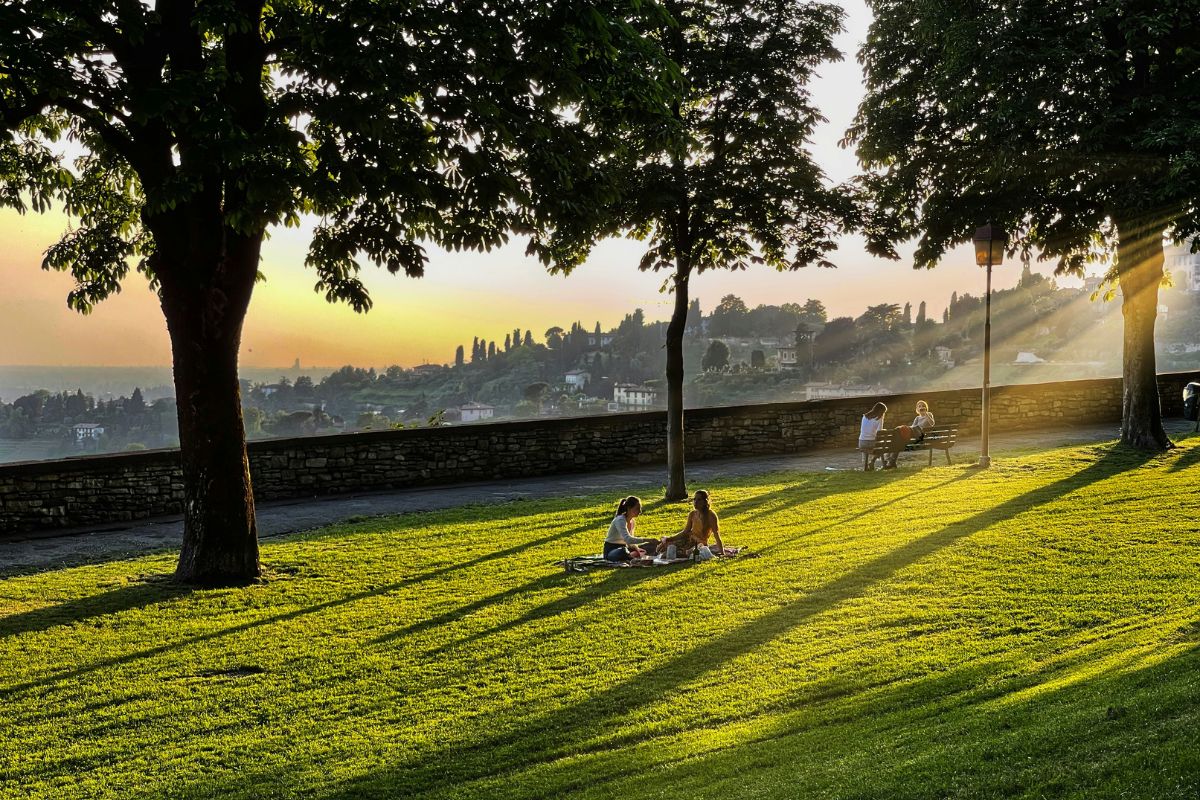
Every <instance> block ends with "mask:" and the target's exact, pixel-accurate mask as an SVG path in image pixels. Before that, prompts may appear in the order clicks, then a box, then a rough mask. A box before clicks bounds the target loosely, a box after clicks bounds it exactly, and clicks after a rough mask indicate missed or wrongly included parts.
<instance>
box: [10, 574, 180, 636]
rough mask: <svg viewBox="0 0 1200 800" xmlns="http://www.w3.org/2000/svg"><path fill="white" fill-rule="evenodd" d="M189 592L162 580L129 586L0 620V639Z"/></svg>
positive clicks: (165, 599)
mask: <svg viewBox="0 0 1200 800" xmlns="http://www.w3.org/2000/svg"><path fill="white" fill-rule="evenodd" d="M190 591H191V590H190V589H189V588H187V587H185V586H182V585H180V584H177V583H174V582H173V581H170V580H165V579H164V580H151V581H145V582H141V583H131V584H128V585H126V586H121V587H120V588H117V589H111V590H109V591H107V592H102V593H100V594H94V595H89V596H87V597H78V598H76V599H74V600H68V601H66V602H64V603H58V604H56V605H52V606H46V607H44V608H37V609H34V610H32V611H22V612H19V613H16V614H9V615H8V616H6V617H0V639H4V638H8V637H10V636H18V635H20V634H23V633H36V632H38V631H44V630H49V629H50V628H54V627H57V626H59V625H70V624H72V623H77V622H83V621H85V620H89V619H95V618H96V617H104V616H108V615H109V614H120V613H121V612H123V611H130V610H132V609H135V608H143V607H145V606H150V605H154V604H155V603H162V602H166V601H167V600H171V599H174V598H176V597H182V596H184V595H186V594H188V593H190Z"/></svg>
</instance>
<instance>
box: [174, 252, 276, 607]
mask: <svg viewBox="0 0 1200 800" xmlns="http://www.w3.org/2000/svg"><path fill="white" fill-rule="evenodd" d="M224 234H225V235H223V236H219V237H217V238H218V240H219V241H220V242H221V246H220V247H219V249H218V250H217V251H216V252H213V251H212V250H211V249H210V248H208V247H203V246H201V247H199V248H194V249H190V252H187V253H180V256H179V257H180V258H185V259H188V260H189V261H190V262H191V263H189V264H188V268H187V269H181V270H179V269H177V270H175V273H176V274H175V275H174V276H173V277H172V278H171V279H170V280H164V281H163V286H162V292H161V295H162V308H163V313H164V315H165V316H166V319H167V329H168V331H169V332H170V336H171V352H172V355H173V357H174V364H175V396H176V402H177V407H178V414H179V448H180V454H181V458H182V466H183V483H184V508H183V517H184V535H183V547H182V550H181V552H180V554H179V565H178V567H177V569H176V572H175V575H176V577H177V578H178V579H179V580H182V581H186V582H188V583H196V584H204V585H236V584H244V583H247V582H250V581H253V580H254V579H255V578H257V577H259V575H261V567H260V565H259V561H258V531H257V527H256V524H255V517H254V493H253V489H252V487H251V484H250V466H249V460H248V459H247V457H246V438H245V429H244V426H243V421H242V403H241V388H240V385H239V383H238V350H239V347H240V344H241V335H242V322H243V321H244V319H245V316H246V310H247V308H248V306H249V302H250V294H251V291H252V290H253V286H254V276H255V274H256V272H257V269H258V255H259V249H260V246H261V242H262V237H261V236H259V237H246V238H242V237H238V236H237V235H236V234H232V233H230V232H228V231H225V232H224ZM159 241H162V238H161V237H160V239H159ZM174 249H175V248H171V247H168V248H165V253H164V257H169V253H170V252H171V251H172V250H174ZM160 252H162V251H161V250H160Z"/></svg>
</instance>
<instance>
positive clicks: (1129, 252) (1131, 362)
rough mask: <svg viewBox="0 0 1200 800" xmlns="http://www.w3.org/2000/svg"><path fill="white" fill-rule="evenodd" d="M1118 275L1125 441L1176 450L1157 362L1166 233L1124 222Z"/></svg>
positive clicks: (1142, 446) (1120, 227) (1121, 222)
mask: <svg viewBox="0 0 1200 800" xmlns="http://www.w3.org/2000/svg"><path fill="white" fill-rule="evenodd" d="M1117 234H1118V236H1119V237H1120V238H1119V242H1120V244H1119V246H1118V249H1117V275H1118V280H1119V285H1120V287H1121V295H1122V303H1121V313H1122V315H1123V316H1124V318H1125V331H1124V353H1123V365H1122V378H1123V381H1124V386H1123V389H1122V398H1121V441H1122V442H1123V443H1124V444H1127V445H1129V446H1131V447H1135V448H1137V449H1139V450H1149V451H1160V450H1165V449H1167V448H1170V447H1173V445H1172V443H1171V440H1170V439H1169V438H1167V433H1166V431H1165V430H1164V429H1163V424H1162V406H1161V404H1160V402H1159V396H1158V378H1157V370H1156V365H1155V359H1154V323H1155V319H1156V318H1157V316H1158V287H1159V284H1160V283H1161V282H1162V276H1163V228H1162V226H1161V225H1160V224H1147V223H1144V222H1141V221H1139V220H1138V218H1137V217H1136V216H1134V215H1130V216H1128V217H1125V218H1118V221H1117Z"/></svg>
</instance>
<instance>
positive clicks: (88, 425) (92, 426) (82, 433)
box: [71, 422, 104, 447]
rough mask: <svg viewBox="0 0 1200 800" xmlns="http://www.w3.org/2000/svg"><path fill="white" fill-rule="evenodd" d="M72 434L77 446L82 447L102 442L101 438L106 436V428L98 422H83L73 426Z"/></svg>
mask: <svg viewBox="0 0 1200 800" xmlns="http://www.w3.org/2000/svg"><path fill="white" fill-rule="evenodd" d="M71 433H72V434H74V436H75V444H77V445H79V446H81V447H82V446H83V445H85V444H88V443H90V442H98V441H100V437H101V436H103V435H104V426H103V425H101V424H100V423H98V422H81V423H79V424H78V425H72V426H71Z"/></svg>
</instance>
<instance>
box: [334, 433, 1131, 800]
mask: <svg viewBox="0 0 1200 800" xmlns="http://www.w3.org/2000/svg"><path fill="white" fill-rule="evenodd" d="M1149 458H1150V456H1149V455H1147V454H1141V453H1136V452H1133V451H1129V450H1124V449H1119V448H1112V449H1110V450H1108V451H1107V452H1106V453H1105V454H1104V455H1103V456H1102V457H1101V458H1100V459H1099V460H1098V461H1096V462H1095V463H1093V464H1091V465H1090V466H1088V467H1086V468H1085V469H1083V470H1081V471H1080V472H1078V473H1075V474H1074V475H1070V476H1068V477H1065V478H1063V479H1061V480H1059V481H1057V482H1055V483H1053V484H1050V485H1047V486H1043V487H1041V488H1038V489H1035V490H1033V491H1030V492H1027V493H1025V494H1022V495H1019V496H1017V497H1013V498H1011V499H1009V500H1007V501H1005V502H1003V503H1000V504H999V505H997V506H995V507H993V508H990V509H987V510H985V511H982V512H979V513H978V514H976V515H974V516H972V517H969V518H967V519H965V520H961V521H959V522H955V523H951V524H950V525H947V526H946V527H945V528H943V529H942V530H940V531H937V532H935V533H932V534H929V535H927V536H923V537H921V538H919V539H915V540H913V541H911V542H909V543H907V544H905V545H902V546H901V547H899V548H897V549H895V550H892V551H890V552H888V553H885V554H883V555H881V556H879V557H877V558H874V559H872V560H871V561H868V562H866V563H864V564H862V565H860V566H858V567H856V568H854V569H852V570H850V571H849V572H847V573H845V574H843V575H841V576H840V577H837V578H835V579H833V580H831V581H829V582H827V583H825V584H823V585H822V586H819V587H817V588H816V589H814V590H813V591H812V592H811V593H810V594H809V595H807V596H806V597H803V598H801V599H799V600H796V601H794V602H791V603H788V604H785V605H783V606H781V607H780V608H778V609H776V610H775V611H771V612H768V613H767V614H764V615H762V616H760V617H757V618H755V619H753V620H750V621H748V622H746V623H744V624H743V625H741V626H739V627H737V628H735V629H733V630H731V631H729V632H727V633H725V634H723V635H721V636H719V637H717V638H715V639H712V640H709V641H706V642H704V643H703V644H701V645H699V646H697V647H695V648H693V649H692V650H689V651H688V652H686V653H684V654H682V655H680V656H678V657H676V658H674V659H672V660H670V661H668V662H666V663H664V664H661V665H659V666H656V667H653V668H651V669H649V670H646V671H641V672H639V673H637V674H636V675H634V676H633V677H631V678H629V679H627V680H624V681H622V682H620V683H618V684H616V685H614V686H611V687H610V688H608V689H605V690H604V691H602V692H599V693H597V694H595V695H592V696H591V697H589V698H587V699H585V700H583V701H581V702H579V703H576V704H575V705H572V706H568V707H565V708H560V709H559V710H556V711H553V712H551V713H549V714H546V715H543V716H542V717H540V718H538V719H535V720H533V721H531V722H529V723H526V724H524V725H522V726H519V727H517V728H516V729H513V730H508V731H505V732H504V733H503V734H499V735H496V736H493V737H490V738H488V739H485V740H482V741H479V742H474V743H467V744H465V745H458V746H454V745H449V746H447V748H446V750H445V751H444V752H439V753H435V754H422V755H421V756H420V757H418V758H413V759H411V760H408V761H405V762H401V763H399V764H397V765H395V766H394V767H392V768H391V769H390V774H391V775H392V776H394V779H393V780H391V781H390V783H391V785H392V787H393V791H394V792H395V794H394V796H396V797H403V796H406V795H411V794H413V793H414V792H416V791H421V792H424V791H430V790H432V789H438V788H448V787H450V786H452V785H457V786H459V787H460V788H461V787H462V784H463V783H465V782H470V781H476V780H485V779H492V778H498V777H500V776H502V775H504V774H506V773H509V772H515V771H518V770H520V769H522V768H525V767H528V766H531V765H532V764H534V763H537V762H539V761H542V760H545V759H546V758H548V757H550V758H552V757H554V756H555V755H559V754H562V753H566V752H570V753H571V754H573V755H578V754H580V753H590V752H593V751H596V750H601V749H607V748H611V747H614V746H618V745H619V744H620V741H619V739H620V737H619V736H618V737H616V741H615V742H614V738H613V737H614V735H615V734H617V732H618V729H619V727H620V724H621V720H622V717H623V714H624V713H625V712H626V711H627V710H628V700H629V698H630V697H635V696H636V697H637V698H638V702H639V704H649V703H653V702H655V701H657V700H659V699H661V698H663V697H665V696H666V695H668V694H669V693H670V692H672V691H674V690H676V689H678V688H679V687H681V686H683V685H684V684H687V683H690V682H692V681H695V680H697V679H699V678H701V677H702V676H703V675H705V674H707V673H709V672H712V671H713V670H715V669H717V668H718V667H720V666H721V665H722V664H725V663H728V662H729V661H732V660H734V659H735V658H737V657H739V656H741V655H743V654H745V653H748V652H751V651H753V650H754V649H756V648H758V647H761V646H763V645H765V644H767V643H769V642H771V641H774V640H775V639H777V638H779V637H781V636H783V635H784V634H786V633H788V632H789V631H791V630H792V629H794V628H795V627H797V626H798V625H800V624H801V623H803V622H805V621H807V620H809V619H811V618H813V617H815V616H817V615H819V614H821V613H823V612H826V611H829V610H831V609H833V608H834V607H836V606H838V605H839V604H841V603H843V602H845V601H847V600H849V599H851V598H853V597H857V596H860V595H861V594H862V592H863V591H864V590H865V589H867V588H868V587H869V586H871V585H873V584H876V583H878V582H880V581H883V580H885V579H887V578H889V577H890V576H892V575H894V574H895V573H896V572H898V571H900V570H902V569H904V568H905V567H908V566H910V565H912V564H914V563H917V562H918V561H921V560H922V559H924V558H927V557H929V556H930V555H932V554H934V553H935V552H937V551H938V550H941V549H942V548H945V547H947V546H949V545H952V544H954V543H955V542H957V541H959V540H961V539H963V538H965V537H968V536H970V535H972V534H974V533H977V532H979V531H981V530H983V529H985V528H987V527H989V526H991V525H994V524H995V523H997V522H1002V521H1004V520H1008V519H1012V518H1014V517H1016V516H1018V515H1020V514H1021V513H1022V512H1024V511H1027V510H1028V509H1030V508H1031V507H1033V506H1037V505H1040V504H1043V503H1047V502H1050V501H1052V500H1054V499H1056V498H1059V497H1062V496H1064V495H1066V494H1069V493H1071V492H1073V491H1075V490H1078V489H1080V488H1082V487H1084V486H1087V485H1089V484H1091V483H1094V482H1097V481H1101V480H1105V479H1107V478H1110V477H1113V476H1114V475H1118V474H1120V473H1122V472H1125V471H1128V470H1130V469H1134V468H1136V467H1138V466H1139V465H1141V464H1143V463H1145V462H1146V461H1147V460H1149ZM589 739H590V740H592V741H591V743H589V741H588V740H589ZM407 787H421V789H420V790H412V791H409V790H408V789H407ZM346 788H347V790H346V791H345V792H344V793H343V794H341V795H339V796H341V797H347V798H348V797H355V796H358V792H357V789H356V787H354V786H353V785H351V786H348V787H346Z"/></svg>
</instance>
